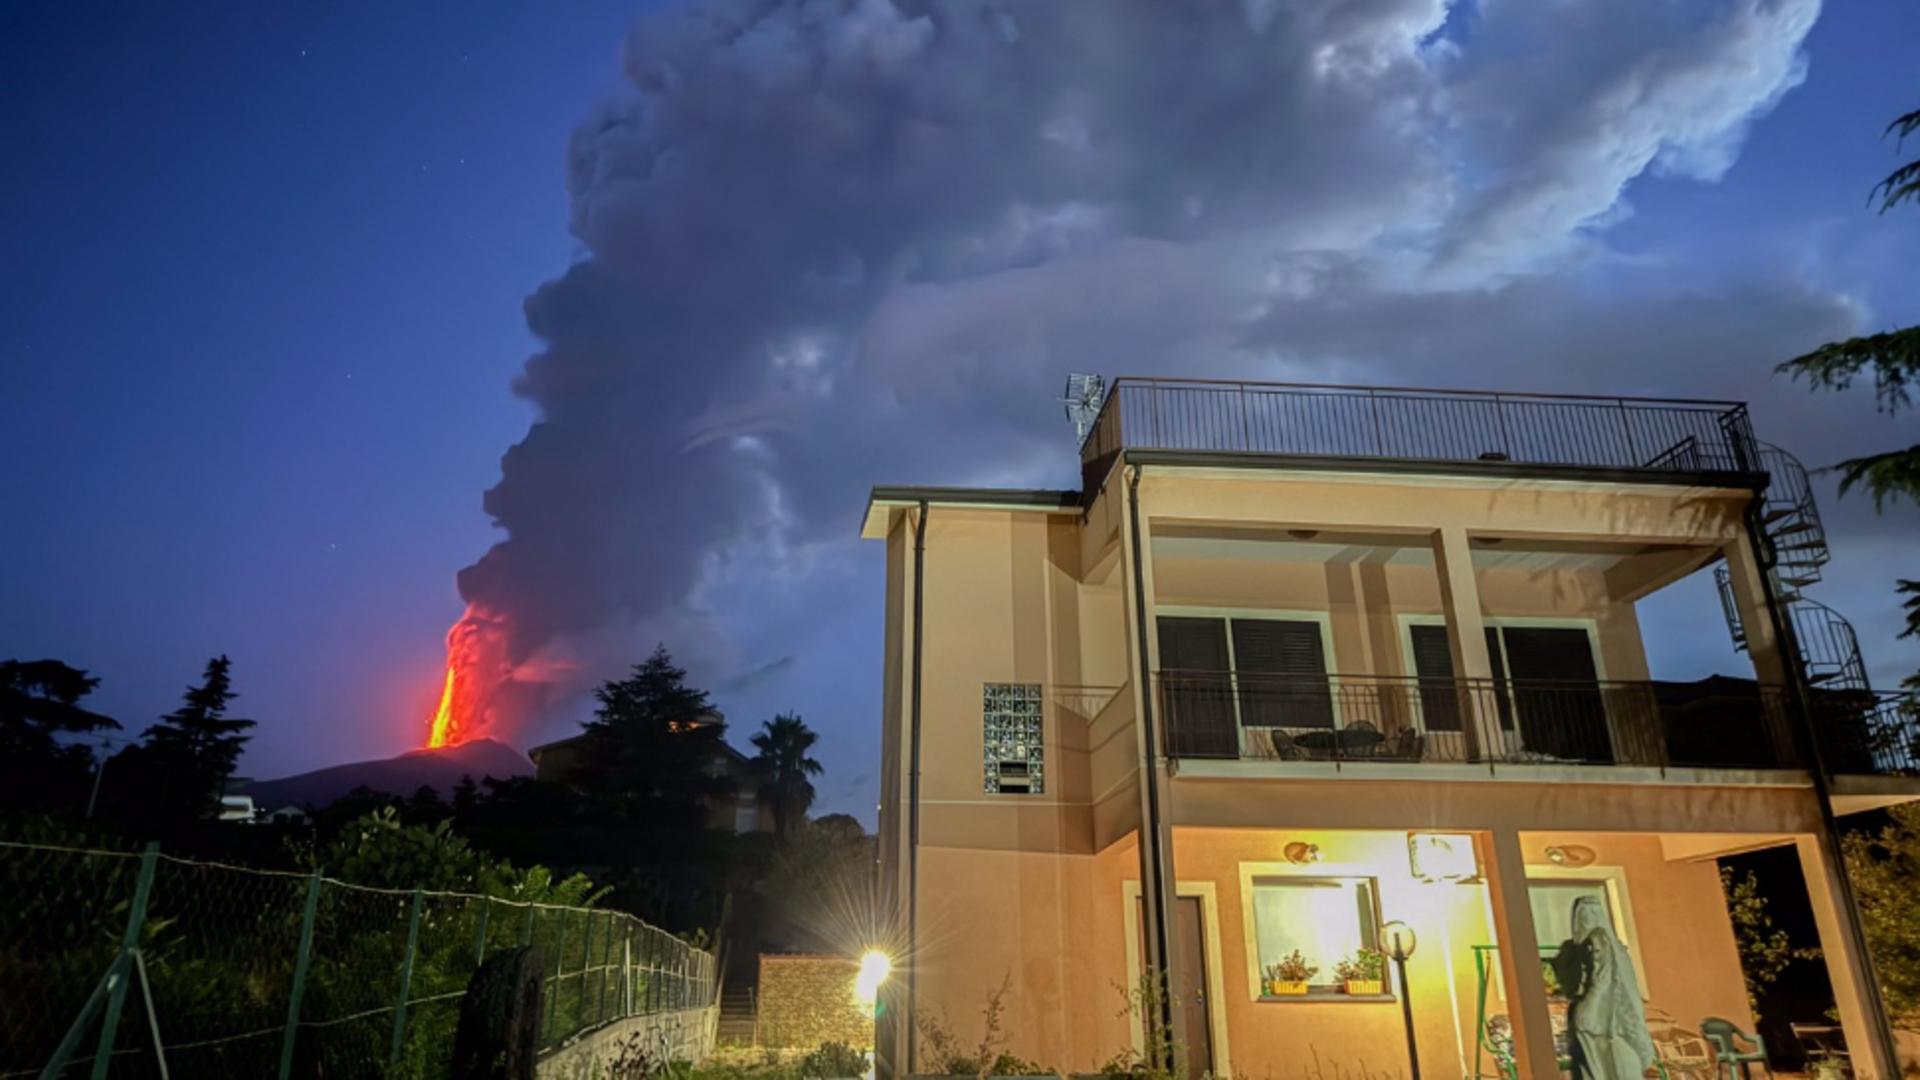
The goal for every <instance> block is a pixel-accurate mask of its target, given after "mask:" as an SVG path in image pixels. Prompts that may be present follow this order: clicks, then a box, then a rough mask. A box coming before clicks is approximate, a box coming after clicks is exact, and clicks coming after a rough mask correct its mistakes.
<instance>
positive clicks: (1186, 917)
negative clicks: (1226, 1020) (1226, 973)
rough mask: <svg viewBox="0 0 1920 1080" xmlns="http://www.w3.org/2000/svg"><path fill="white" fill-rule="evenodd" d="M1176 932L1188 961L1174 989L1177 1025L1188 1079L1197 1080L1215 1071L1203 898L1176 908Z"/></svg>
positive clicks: (1188, 900)
mask: <svg viewBox="0 0 1920 1080" xmlns="http://www.w3.org/2000/svg"><path fill="white" fill-rule="evenodd" d="M1174 910H1175V912H1176V917H1175V920H1174V923H1175V927H1174V932H1175V933H1176V934H1178V935H1179V937H1180V955H1181V956H1182V957H1183V958H1184V959H1185V960H1186V961H1187V962H1186V964H1185V965H1184V966H1183V968H1182V970H1181V972H1180V985H1178V986H1175V987H1172V988H1171V989H1172V991H1173V1004H1174V1022H1175V1023H1177V1024H1179V1025H1180V1042H1181V1045H1182V1046H1183V1047H1184V1048H1185V1049H1186V1052H1187V1076H1189V1077H1191V1078H1194V1080H1198V1078H1199V1077H1202V1076H1206V1075H1207V1074H1209V1073H1211V1072H1213V1025H1212V1024H1211V1023H1209V1022H1208V1018H1207V1009H1208V1008H1209V1003H1208V1001H1207V939H1206V929H1205V927H1204V926H1203V924H1202V920H1201V918H1200V898H1199V897H1197V896H1182V897H1180V898H1179V902H1178V903H1177V904H1176V905H1175V908H1174Z"/></svg>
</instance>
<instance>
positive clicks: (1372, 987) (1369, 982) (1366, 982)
mask: <svg viewBox="0 0 1920 1080" xmlns="http://www.w3.org/2000/svg"><path fill="white" fill-rule="evenodd" d="M1383 982H1384V980H1381V979H1348V980H1347V993H1349V994H1369V995H1375V996H1378V995H1380V994H1384V993H1386V989H1385V988H1384V986H1383V985H1382V984H1383Z"/></svg>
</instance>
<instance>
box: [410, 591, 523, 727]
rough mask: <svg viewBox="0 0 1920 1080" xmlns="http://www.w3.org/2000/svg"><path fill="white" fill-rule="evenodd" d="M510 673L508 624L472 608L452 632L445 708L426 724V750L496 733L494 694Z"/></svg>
mask: <svg viewBox="0 0 1920 1080" xmlns="http://www.w3.org/2000/svg"><path fill="white" fill-rule="evenodd" d="M510 670H511V667H510V665H509V664H508V662H507V633H506V620H505V619H504V618H502V617H501V616H499V615H496V614H494V613H493V612H491V611H488V610H487V609H485V608H482V607H481V606H479V605H478V604H469V605H468V606H467V613H466V614H465V615H462V616H461V617H460V621H459V622H457V623H454V624H453V629H451V630H449V631H447V679H446V683H445V685H444V686H443V687H442V688H441V691H440V704H439V706H438V707H437V708H435V709H434V711H433V716H432V717H431V718H429V719H428V721H427V740H426V746H427V748H429V749H434V748H438V747H444V746H458V745H460V744H461V743H464V742H467V741H468V740H470V739H478V738H483V737H486V736H490V735H493V734H495V732H494V731H493V729H494V727H495V726H496V724H497V723H498V722H499V720H500V719H501V718H500V717H499V716H498V715H497V708H496V702H495V701H494V694H495V692H496V691H497V690H498V689H499V687H500V684H501V683H502V682H504V681H505V680H506V677H507V675H508V673H509V671H510Z"/></svg>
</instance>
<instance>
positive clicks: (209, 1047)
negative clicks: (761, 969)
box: [0, 842, 717, 1080]
mask: <svg viewBox="0 0 1920 1080" xmlns="http://www.w3.org/2000/svg"><path fill="white" fill-rule="evenodd" d="M519 945H532V946H534V947H535V948H536V949H537V950H538V951H539V955H540V958H541V963H542V964H543V966H544V967H545V969H546V971H545V979H544V980H543V981H544V984H545V987H544V989H545V993H544V995H543V1001H542V1005H541V1008H542V1016H541V1024H540V1034H541V1045H542V1047H543V1048H546V1049H551V1048H553V1047H557V1046H560V1045H562V1044H564V1043H566V1042H567V1041H568V1040H569V1039H571V1038H573V1037H574V1036H576V1035H578V1034H580V1033H581V1032H584V1031H588V1030H591V1029H593V1028H595V1027H598V1026H600V1025H602V1024H605V1023H608V1022H611V1021H614V1020H618V1019H621V1018H624V1017H628V1016H637V1015H643V1014H647V1013H656V1012H666V1011H670V1010H677V1009H687V1008H697V1007H704V1006H707V1005H710V1004H712V1003H713V1001H714V994H715V991H716V987H715V979H716V976H717V972H716V969H715V966H714V959H713V956H712V955H711V954H710V953H708V952H706V951H705V950H702V949H696V948H694V947H692V946H690V945H688V944H687V943H685V942H683V941H681V940H680V939H678V938H676V937H674V936H673V935H671V934H668V933H666V932H665V931H662V930H659V929H657V928H655V927H653V926H649V925H648V924H646V923H644V922H642V921H640V920H639V919H636V918H634V917H633V916H631V915H627V914H624V913H622V912H616V911H603V910H597V909H591V908H578V907H561V906H555V905H550V904H539V903H528V902H525V901H513V900H502V899H499V898H495V897H487V896H479V895H473V894H467V893H449V892H426V891H421V890H411V891H409V890H399V889H372V888H366V887H363V886H357V885H349V884H346V883H344V882H340V881H334V880H332V879H330V878H327V877H324V876H322V875H320V874H318V873H315V874H293V873H283V872H276V871H267V870H249V869H244V868H241V867H234V866H224V865H220V864H217V863H206V862H193V861H189V860H185V859H177V858H174V857H172V856H168V855H165V854H162V853H160V852H159V851H158V850H156V849H149V850H148V851H147V852H145V853H130V852H119V851H101V850H89V849H81V848H67V847H53V846H44V845H34V844H17V843H8V842H0V1078H12V1077H21V1076H37V1075H40V1074H41V1073H42V1070H44V1069H46V1068H47V1066H48V1065H49V1063H50V1062H55V1061H56V1060H64V1061H65V1068H64V1069H62V1070H60V1071H58V1072H57V1074H56V1075H60V1076H93V1077H100V1076H104V1075H107V1074H108V1073H109V1072H111V1075H113V1076H148V1075H152V1076H163V1075H171V1076H183V1077H199V1076H247V1077H280V1078H282V1080H285V1078H288V1077H296V1076H297V1077H328V1078H332V1077H361V1076H402V1077H440V1076H444V1075H445V1074H446V1072H447V1062H448V1059H449V1056H450V1054H451V1051H452V1046H453V1034H454V1028H455V1026H456V1023H457V1019H458V1015H459V1008H460V1000H459V999H460V998H461V996H462V995H463V994H464V993H465V992H466V986H467V981H468V979H469V978H470V977H471V976H472V975H473V972H474V970H475V969H476V968H477V967H478V966H479V964H480V962H481V960H482V959H484V958H485V957H486V956H488V955H489V954H491V953H493V952H496V951H498V950H501V949H507V948H512V947H515V946H519Z"/></svg>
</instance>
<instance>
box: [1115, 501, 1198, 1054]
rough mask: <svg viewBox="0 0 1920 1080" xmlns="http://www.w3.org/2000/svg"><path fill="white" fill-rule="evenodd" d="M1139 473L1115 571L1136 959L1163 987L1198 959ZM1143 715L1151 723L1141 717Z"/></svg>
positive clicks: (1156, 1019)
mask: <svg viewBox="0 0 1920 1080" xmlns="http://www.w3.org/2000/svg"><path fill="white" fill-rule="evenodd" d="M1139 475H1140V474H1139V472H1138V471H1133V472H1132V473H1131V475H1130V476H1129V477H1127V479H1128V481H1129V482H1128V484H1127V487H1126V492H1127V494H1126V498H1127V519H1126V520H1124V521H1122V522H1121V525H1120V538H1121V541H1120V542H1121V565H1120V571H1121V583H1122V584H1121V587H1122V588H1123V589H1124V590H1125V596H1126V613H1127V654H1128V661H1129V664H1130V667H1129V672H1130V673H1131V676H1132V679H1131V681H1132V682H1133V684H1134V689H1133V692H1134V716H1135V717H1136V718H1137V719H1138V720H1140V721H1143V722H1142V724H1141V728H1140V730H1139V733H1138V734H1139V738H1138V739H1137V740H1136V743H1137V744H1138V745H1139V747H1140V898H1141V914H1142V915H1143V916H1144V919H1145V925H1144V926H1143V927H1142V930H1143V932H1142V934H1141V936H1142V937H1143V938H1144V939H1145V941H1146V953H1145V955H1143V956H1142V957H1141V964H1142V969H1143V971H1158V972H1160V973H1161V974H1162V975H1163V976H1164V977H1165V980H1166V982H1165V985H1166V986H1178V985H1182V984H1181V981H1180V979H1179V978H1178V977H1177V974H1178V972H1179V971H1180V970H1182V968H1181V965H1182V964H1186V963H1197V962H1199V958H1197V957H1182V956H1181V955H1180V942H1179V935H1178V934H1177V933H1175V932H1174V927H1173V917H1172V913H1173V911H1174V904H1175V889H1174V881H1175V875H1174V859H1173V826H1172V824H1171V822H1172V820H1173V815H1172V813H1171V810H1170V801H1171V800H1170V799H1169V798H1168V783H1169V781H1170V779H1171V776H1170V773H1169V771H1168V769H1167V758H1166V744H1165V740H1164V738H1163V737H1162V736H1163V734H1164V732H1165V731H1166V726H1165V724H1164V722H1163V718H1162V717H1161V716H1160V702H1159V700H1158V698H1157V695H1156V693H1155V686H1154V681H1153V680H1154V678H1155V677H1156V675H1157V673H1158V672H1159V670H1160V646H1159V640H1158V637H1157V635H1156V632H1155V629H1154V620H1153V595H1154V590H1153V533H1152V527H1151V524H1150V522H1149V519H1148V515H1147V510H1146V508H1145V506H1143V505H1141V498H1140V491H1139V487H1138V486H1137V483H1138V480H1139ZM1149 716H1150V717H1151V718H1152V720H1151V722H1150V723H1146V722H1144V721H1145V719H1146V718H1147V717H1149ZM1149 747H1151V749H1149ZM1129 989H1131V988H1129ZM1141 1020H1142V1022H1143V1023H1146V1024H1160V1023H1164V1022H1168V1021H1169V1020H1170V1017H1169V1016H1168V1015H1167V1013H1165V1012H1163V1013H1162V1015H1160V1016H1146V1017H1142V1018H1141Z"/></svg>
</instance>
